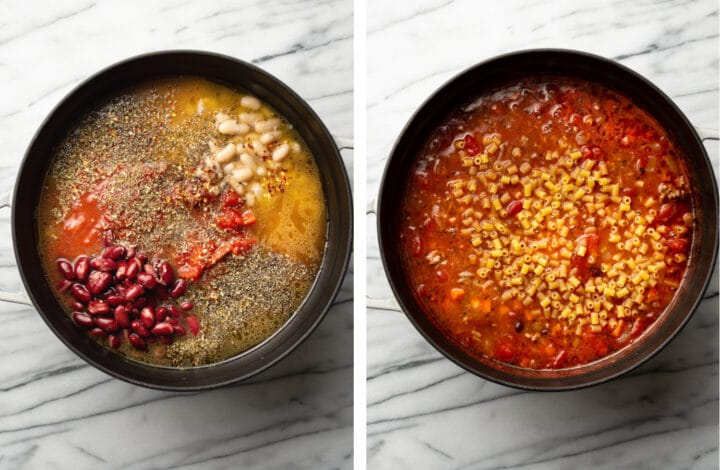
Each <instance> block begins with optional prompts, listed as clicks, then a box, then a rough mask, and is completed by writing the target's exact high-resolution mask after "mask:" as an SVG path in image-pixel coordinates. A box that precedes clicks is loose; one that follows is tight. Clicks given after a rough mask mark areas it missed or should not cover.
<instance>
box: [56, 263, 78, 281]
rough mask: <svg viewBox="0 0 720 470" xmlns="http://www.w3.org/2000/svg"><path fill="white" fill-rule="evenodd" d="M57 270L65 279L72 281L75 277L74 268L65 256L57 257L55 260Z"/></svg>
mask: <svg viewBox="0 0 720 470" xmlns="http://www.w3.org/2000/svg"><path fill="white" fill-rule="evenodd" d="M56 264H57V267H58V270H59V271H60V272H61V273H62V275H63V276H65V279H67V280H69V281H72V280H73V279H75V269H74V268H73V265H72V263H71V262H70V261H68V260H66V259H65V258H58V260H57V263H56Z"/></svg>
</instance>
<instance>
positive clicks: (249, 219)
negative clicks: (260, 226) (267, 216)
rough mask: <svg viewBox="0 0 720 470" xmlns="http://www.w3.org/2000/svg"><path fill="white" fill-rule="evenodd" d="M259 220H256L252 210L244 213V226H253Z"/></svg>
mask: <svg viewBox="0 0 720 470" xmlns="http://www.w3.org/2000/svg"><path fill="white" fill-rule="evenodd" d="M256 220H257V219H256V218H255V213H254V212H253V211H251V210H250V209H248V210H246V211H245V212H243V213H242V221H243V225H245V226H247V225H252V224H254V223H255V221H256Z"/></svg>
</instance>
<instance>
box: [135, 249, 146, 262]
mask: <svg viewBox="0 0 720 470" xmlns="http://www.w3.org/2000/svg"><path fill="white" fill-rule="evenodd" d="M135 257H136V258H137V259H139V260H140V263H142V264H145V263H146V262H147V260H148V257H147V255H146V254H145V253H143V252H142V251H141V252H139V253H138V254H136V255H135Z"/></svg>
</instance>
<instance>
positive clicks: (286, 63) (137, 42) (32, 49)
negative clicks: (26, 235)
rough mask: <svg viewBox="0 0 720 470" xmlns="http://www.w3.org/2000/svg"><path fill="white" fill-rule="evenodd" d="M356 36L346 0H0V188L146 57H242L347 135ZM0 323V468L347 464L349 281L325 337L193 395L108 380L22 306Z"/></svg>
mask: <svg viewBox="0 0 720 470" xmlns="http://www.w3.org/2000/svg"><path fill="white" fill-rule="evenodd" d="M352 24H353V23H352V2H351V1H350V0H331V1H322V0H317V1H301V0H297V1H276V0H272V1H265V2H262V1H241V2H238V1H235V2H232V1H210V0H207V1H172V0H169V1H160V2H158V1H153V2H149V1H131V2H129V1H123V2H110V1H105V2H93V1H91V0H70V1H63V2H42V3H38V2H25V1H19V0H13V1H0V83H1V84H2V87H0V148H2V158H0V191H2V190H7V189H10V188H11V187H12V185H13V183H14V179H15V175H16V172H17V169H18V166H19V164H20V160H21V158H22V156H23V153H24V151H25V148H26V146H27V145H28V143H29V141H30V138H31V136H32V134H33V133H34V131H35V130H36V129H37V127H38V126H39V124H40V123H41V121H42V119H43V118H44V116H45V115H46V114H47V113H48V112H49V111H50V109H51V108H52V107H53V106H54V105H55V104H56V103H57V102H58V101H59V100H60V99H61V98H62V97H63V96H64V95H65V94H66V93H67V92H68V91H69V90H70V89H71V88H72V87H73V86H75V85H76V84H77V83H78V82H79V81H80V80H83V79H84V78H85V77H87V76H88V75H90V74H92V73H93V72H95V71H97V70H99V69H100V68H102V67H105V66H107V65H110V64H112V63H113V62H116V61H118V60H121V59H123V58H126V57H129V56H132V55H136V54H140V53H143V52H148V51H152V50H161V49H178V48H187V49H204V50H209V51H216V52H220V53H225V54H228V55H231V56H235V57H238V58H242V59H245V60H249V61H252V62H254V63H255V64H257V65H259V66H261V67H263V68H264V69H266V70H268V71H269V72H270V73H272V74H274V75H276V76H277V77H279V78H280V79H281V80H283V81H284V82H285V83H287V84H288V85H290V86H291V87H292V88H294V89H295V90H296V91H297V92H298V93H299V94H300V95H301V96H303V97H304V98H305V99H306V100H308V101H309V103H310V104H311V106H312V107H313V108H314V109H315V110H316V111H317V112H318V113H319V114H320V116H321V118H322V119H323V120H324V122H325V123H326V124H327V125H328V127H329V128H330V129H331V131H332V132H333V133H334V134H336V135H339V136H345V137H351V136H352V126H353V114H352V79H353V68H352V67H353V65H352V44H353V40H352ZM345 157H346V162H347V164H348V167H349V169H350V170H351V171H352V153H347V152H346V154H345ZM8 222H9V211H7V210H4V211H2V212H0V288H2V289H17V288H19V286H20V280H19V276H18V273H17V271H16V267H15V260H14V256H13V252H12V246H11V242H10V228H9V223H8ZM0 325H2V327H1V328H0V468H2V469H13V470H14V469H21V468H27V469H46V468H93V469H95V468H167V467H171V466H172V467H182V468H202V469H207V468H258V469H260V468H261V469H268V468H269V469H274V468H309V469H329V468H351V466H352V406H353V402H352V400H353V399H352V397H353V389H352V377H353V375H352V337H353V335H352V325H353V321H352V273H350V274H348V276H347V277H346V279H345V284H344V287H343V289H342V292H341V293H340V295H339V297H338V299H337V301H336V305H335V306H334V307H333V308H332V309H331V311H330V312H329V313H328V315H327V317H326V319H325V321H324V322H323V323H322V325H321V326H320V327H319V329H318V330H317V331H315V333H313V335H312V336H311V337H310V338H309V339H308V340H307V341H306V342H305V343H304V344H303V345H301V346H300V348H299V349H297V350H296V351H295V352H294V353H293V354H292V355H290V356H289V357H288V358H286V359H285V360H284V361H282V362H281V363H280V364H279V365H277V366H276V367H273V368H272V369H270V370H268V371H266V372H265V373H263V374H261V375H260V376H258V377H257V378H255V379H254V380H252V381H250V382H249V383H246V384H241V385H237V386H234V387H229V388H224V389H221V390H215V391H210V392H204V393H197V394H192V395H185V394H175V393H164V392H159V391H152V390H147V389H143V388H139V387H135V386H132V385H129V384H126V383H124V382H121V381H119V380H115V379H111V378H110V377H109V376H107V375H105V374H104V373H102V372H99V371H97V370H96V369H94V368H93V367H91V366H89V365H87V364H86V363H85V362H84V361H82V360H81V359H79V358H78V357H76V356H75V355H74V354H73V353H72V352H70V351H69V350H68V349H66V348H65V347H64V346H63V345H62V343H61V342H60V341H59V340H58V339H57V338H56V337H55V336H54V335H53V334H52V332H51V331H50V330H49V329H48V328H47V327H46V326H45V324H44V323H43V321H42V320H41V319H40V318H39V316H38V315H37V314H36V312H35V311H34V310H33V309H32V308H30V307H24V306H19V305H10V304H0Z"/></svg>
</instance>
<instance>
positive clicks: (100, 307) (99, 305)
mask: <svg viewBox="0 0 720 470" xmlns="http://www.w3.org/2000/svg"><path fill="white" fill-rule="evenodd" d="M87 311H88V313H89V314H90V315H104V314H106V313H110V305H108V304H107V303H106V302H103V301H101V300H91V301H90V302H89V303H88V307H87Z"/></svg>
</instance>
